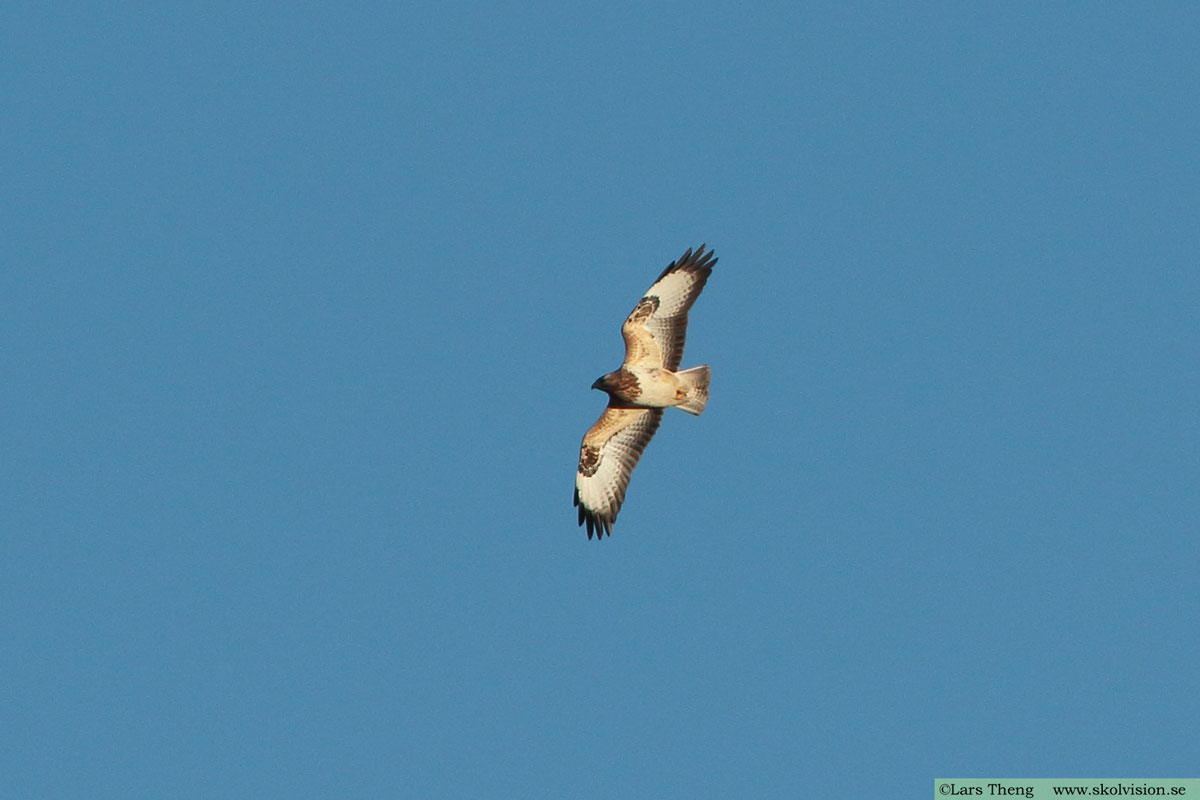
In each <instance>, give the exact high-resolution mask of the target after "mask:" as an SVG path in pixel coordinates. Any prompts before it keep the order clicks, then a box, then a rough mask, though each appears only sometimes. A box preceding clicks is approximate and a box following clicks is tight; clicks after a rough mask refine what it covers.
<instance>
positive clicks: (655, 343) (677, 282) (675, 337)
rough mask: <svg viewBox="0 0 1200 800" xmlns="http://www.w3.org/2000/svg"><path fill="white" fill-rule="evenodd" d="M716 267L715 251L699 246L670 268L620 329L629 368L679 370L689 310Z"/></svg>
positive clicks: (647, 291)
mask: <svg viewBox="0 0 1200 800" xmlns="http://www.w3.org/2000/svg"><path fill="white" fill-rule="evenodd" d="M716 263H717V259H716V258H715V257H714V256H713V251H712V250H709V251H708V252H707V253H705V252H704V245H700V247H699V248H698V249H696V250H695V251H694V252H693V251H692V250H691V248H689V249H688V251H687V252H686V253H684V254H683V255H682V256H680V257H679V260H678V261H672V262H671V263H670V264H668V265H667V268H666V269H664V270H663V271H662V274H661V275H659V276H658V280H656V281H655V282H654V284H653V285H652V286H651V287H650V288H649V289H647V290H646V294H645V295H644V296H643V297H642V299H641V300H639V301H638V304H637V305H636V306H635V307H634V309H633V311H632V312H631V313H630V314H629V317H628V318H626V320H625V324H624V325H622V326H621V336H623V337H624V339H625V363H626V364H627V365H634V366H639V367H659V368H666V369H669V370H671V371H672V372H673V371H675V370H677V369H679V362H680V361H681V360H682V359H683V344H684V340H685V339H686V338H687V321H688V310H689V309H690V308H691V307H692V303H694V302H696V298H697V297H699V296H700V290H702V289H703V288H704V284H705V283H707V282H708V276H709V275H710V274H711V273H712V268H713V265H715V264H716Z"/></svg>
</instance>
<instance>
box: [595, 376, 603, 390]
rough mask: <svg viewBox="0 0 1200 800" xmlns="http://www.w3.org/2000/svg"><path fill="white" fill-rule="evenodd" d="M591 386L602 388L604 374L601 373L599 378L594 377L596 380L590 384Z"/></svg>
mask: <svg viewBox="0 0 1200 800" xmlns="http://www.w3.org/2000/svg"><path fill="white" fill-rule="evenodd" d="M592 388H593V389H600V390H603V389H604V376H603V375H601V376H600V377H599V378H596V382H595V383H593V384H592Z"/></svg>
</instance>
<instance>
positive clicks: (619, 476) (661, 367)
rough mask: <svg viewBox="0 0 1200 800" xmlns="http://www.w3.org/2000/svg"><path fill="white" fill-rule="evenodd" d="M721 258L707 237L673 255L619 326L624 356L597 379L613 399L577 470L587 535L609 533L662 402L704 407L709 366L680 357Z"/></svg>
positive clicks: (587, 437) (588, 436)
mask: <svg viewBox="0 0 1200 800" xmlns="http://www.w3.org/2000/svg"><path fill="white" fill-rule="evenodd" d="M716 263H717V259H716V258H714V257H713V251H712V250H709V251H708V252H707V253H705V252H704V245H700V247H699V248H698V249H697V250H696V251H695V252H692V250H691V249H689V250H688V251H687V252H686V253H684V254H683V255H682V256H681V257H680V259H679V260H678V261H672V262H671V263H670V264H669V265H668V266H667V268H666V269H664V270H663V272H662V274H661V275H659V276H658V280H656V281H655V282H654V285H652V286H651V287H650V288H649V289H648V290H647V291H646V294H645V296H644V297H642V299H641V300H639V301H638V304H637V305H636V306H634V309H633V311H632V312H631V313H630V315H629V317H628V318H627V319H626V320H625V324H624V325H622V326H621V336H622V337H623V338H624V339H625V363H623V364H621V368H620V369H618V370H617V371H615V372H610V373H608V374H607V375H605V376H603V377H601V378H598V379H596V382H595V383H593V384H592V388H593V389H599V390H600V391H602V392H607V393H608V407H607V408H605V409H604V413H603V414H601V415H600V419H598V420H596V424H595V425H593V426H592V427H591V428H588V432H587V433H585V434H584V435H583V444H582V445H580V448H579V469H578V471H577V473H576V475H575V505H576V506H578V508H579V524H580V525H583V524H585V523H586V524H587V535H588V538H589V539H591V538H592V534H593V533H594V534H596V536H597V538H603V537H604V534H606V533H607V534H608V535H609V536H611V535H612V526H613V522H615V521H616V519H617V512H618V511H619V510H620V509H621V502H622V501H623V500H624V499H625V487H627V486H628V485H629V476H630V475H631V474H632V473H633V468H634V467H635V466H636V465H637V462H638V459H639V458H641V457H642V450H644V449H645V448H646V444H647V443H648V442H649V441H650V437H652V436H654V432H655V431H656V430H658V424H659V423H660V422H661V421H662V415H663V409H664V408H668V407H670V406H676V407H677V408H680V409H682V410H683V411H686V412H688V413H689V414H699V413H700V412H701V411H703V410H704V406H705V404H706V403H707V402H708V381H709V368H708V366H707V365H704V366H699V367H692V368H691V369H685V370H679V362H680V360H681V359H682V358H683V342H684V339H685V338H686V336H687V318H688V309H690V308H691V307H692V303H694V302H696V298H697V297H699V296H700V290H701V289H703V288H704V284H705V282H706V281H708V276H709V274H711V273H712V268H713V265H715V264H716ZM677 370H679V371H677Z"/></svg>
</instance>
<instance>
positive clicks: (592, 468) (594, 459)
mask: <svg viewBox="0 0 1200 800" xmlns="http://www.w3.org/2000/svg"><path fill="white" fill-rule="evenodd" d="M598 469H600V448H599V447H593V446H592V445H590V444H585V445H583V446H582V447H580V448H579V474H580V475H582V476H583V477H585V478H590V477H592V476H593V475H595V474H596V470H598Z"/></svg>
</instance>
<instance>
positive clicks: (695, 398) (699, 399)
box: [675, 364, 712, 414]
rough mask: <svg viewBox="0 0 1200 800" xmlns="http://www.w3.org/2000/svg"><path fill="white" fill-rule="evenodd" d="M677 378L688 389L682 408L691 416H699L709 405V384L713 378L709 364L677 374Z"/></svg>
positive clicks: (681, 404) (679, 406)
mask: <svg viewBox="0 0 1200 800" xmlns="http://www.w3.org/2000/svg"><path fill="white" fill-rule="evenodd" d="M675 377H677V378H679V380H680V381H681V382H682V383H683V386H684V388H685V389H687V399H686V400H684V401H683V402H682V403H680V404H679V405H678V406H677V408H680V409H682V410H684V411H686V412H688V413H689V414H699V413H700V412H701V411H703V410H704V406H706V405H707V404H708V382H709V380H710V379H711V378H712V370H710V369H709V368H708V365H707V364H702V365H701V366H699V367H692V368H691V369H685V370H683V371H681V372H676V373H675Z"/></svg>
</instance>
